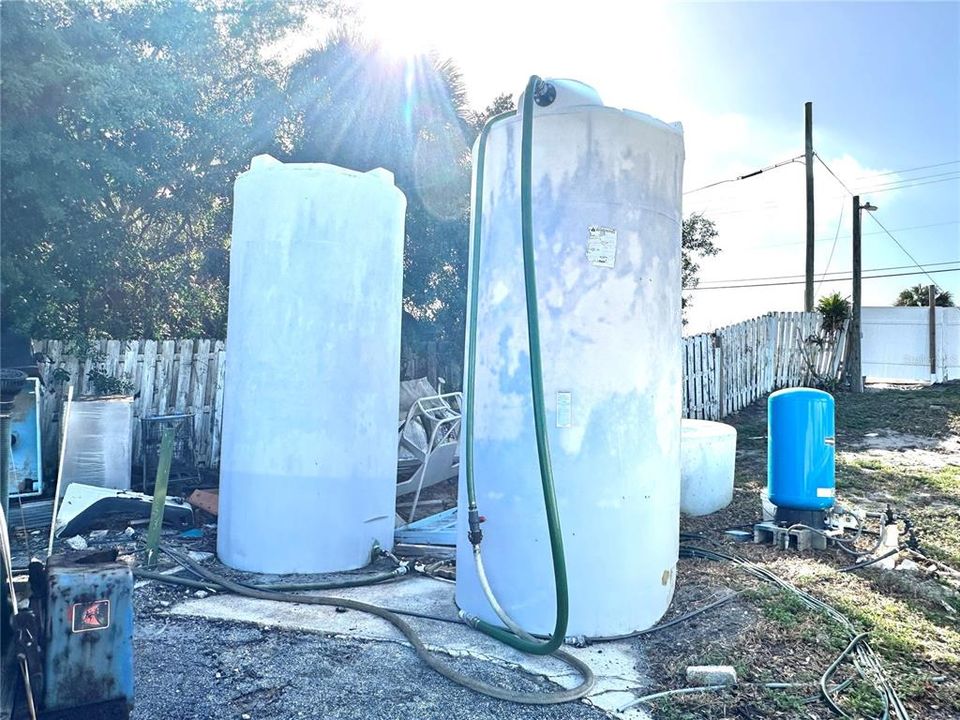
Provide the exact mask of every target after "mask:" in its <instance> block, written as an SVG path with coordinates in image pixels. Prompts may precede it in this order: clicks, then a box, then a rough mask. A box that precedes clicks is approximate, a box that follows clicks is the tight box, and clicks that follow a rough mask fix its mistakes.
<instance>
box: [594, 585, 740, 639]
mask: <svg viewBox="0 0 960 720" xmlns="http://www.w3.org/2000/svg"><path fill="white" fill-rule="evenodd" d="M739 595H740V593H739V592H734V593H730V594H729V595H724V596H723V597H722V598H720V599H719V600H714V601H713V602H712V603H709V604H707V605H704V606H703V607H698V608H697V609H695V610H691V611H690V612H688V613H684V614H683V615H680V616H679V617H675V618H673V619H672V620H668V621H667V622H665V623H660V624H659V625H654V626H653V627H649V628H647V629H646V630H637V631H635V632H631V633H624V634H623V635H611V636H609V637H602V638H587V639H586V640H587V642H586V644H587V645H590V644H593V643H600V642H613V641H615V640H632V639H633V638H638V637H643V636H644V635H650V634H652V633H655V632H660V631H661V630H665V629H666V628H668V627H673V626H674V625H679V624H680V623H683V622H686V621H687V620H690V619H691V618H695V617H696V616H697V615H700V614H701V613H705V612H707V611H708V610H713V609H714V608H716V607H720V606H721V605H726V604H727V603H728V602H730V601H731V600H733V599H734V598H736V597H738V596H739Z"/></svg>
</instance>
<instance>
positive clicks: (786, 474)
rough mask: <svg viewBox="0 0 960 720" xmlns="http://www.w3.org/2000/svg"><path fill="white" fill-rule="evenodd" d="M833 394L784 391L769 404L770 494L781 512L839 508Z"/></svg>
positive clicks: (795, 390)
mask: <svg viewBox="0 0 960 720" xmlns="http://www.w3.org/2000/svg"><path fill="white" fill-rule="evenodd" d="M834 452H835V447H834V401H833V396H831V395H830V394H829V393H825V392H823V391H822V390H813V389H811V388H787V389H786V390H778V391H777V392H775V393H773V394H772V395H770V398H769V399H768V400H767V492H768V493H769V495H770V501H771V502H772V503H773V504H774V505H776V506H777V507H779V508H788V509H791V510H825V509H827V508H830V507H832V506H833V501H834V495H835V490H836V476H835V473H834V470H835V468H834Z"/></svg>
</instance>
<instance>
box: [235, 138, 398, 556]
mask: <svg viewBox="0 0 960 720" xmlns="http://www.w3.org/2000/svg"><path fill="white" fill-rule="evenodd" d="M405 209H406V198H405V197H404V195H403V193H402V192H400V190H399V189H397V188H396V187H395V186H394V183H393V175H392V174H391V173H390V172H388V171H386V170H382V169H377V170H372V171H370V172H367V173H360V172H354V171H351V170H346V169H344V168H340V167H336V166H333V165H323V164H284V163H281V162H279V161H277V160H275V159H273V158H272V157H269V156H264V155H261V156H259V157H256V158H254V159H253V162H252V163H251V166H250V170H249V171H247V172H245V173H243V174H242V175H240V177H239V178H238V179H237V182H236V185H235V187H234V210H233V241H232V247H231V250H230V306H229V317H228V322H227V370H226V384H225V387H224V413H223V442H222V448H221V451H220V508H219V524H218V537H217V551H218V554H219V555H220V558H221V560H223V561H224V562H225V563H227V564H228V565H230V566H232V567H235V568H238V569H241V570H249V571H254V572H269V573H293V572H328V571H336V570H348V569H352V568H357V567H361V566H363V565H366V564H367V563H368V562H369V559H370V551H371V548H372V547H373V545H374V543H379V544H380V546H381V547H383V548H385V549H386V548H390V547H392V546H393V527H394V509H395V506H396V475H397V404H398V402H399V392H400V390H399V381H400V314H401V299H402V283H403V236H404V212H405Z"/></svg>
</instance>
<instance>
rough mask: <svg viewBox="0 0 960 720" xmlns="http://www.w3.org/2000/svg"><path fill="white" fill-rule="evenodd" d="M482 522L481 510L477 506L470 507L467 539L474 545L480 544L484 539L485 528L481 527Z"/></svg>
mask: <svg viewBox="0 0 960 720" xmlns="http://www.w3.org/2000/svg"><path fill="white" fill-rule="evenodd" d="M481 522H483V521H482V520H481V519H480V511H479V510H477V508H470V509H469V510H468V511H467V525H468V526H469V531H468V532H467V539H468V540H469V541H470V544H471V545H473V546H474V547H476V546H477V545H479V544H480V541H481V540H483V530H481V529H480V523H481Z"/></svg>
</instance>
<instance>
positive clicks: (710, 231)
mask: <svg viewBox="0 0 960 720" xmlns="http://www.w3.org/2000/svg"><path fill="white" fill-rule="evenodd" d="M716 238H717V228H716V226H715V225H714V223H713V220H710V219H709V218H707V217H706V216H704V214H703V213H693V214H691V215H689V216H687V217H686V218H685V219H684V221H683V231H682V240H681V250H682V258H681V268H680V279H681V285H682V287H683V290H692V289H694V288H695V287H697V285H699V284H700V280H699V278H698V277H697V273H698V272H699V271H700V261H701V260H702V259H703V258H705V257H710V256H712V255H716V254H717V253H719V252H720V248H718V247H717V246H716V245H715V244H714V242H713V241H714V240H716ZM692 304H693V297H692V296H691V295H690V294H689V293H686V292H685V293H684V294H683V311H684V315H686V311H687V308H689V307H690V306H691V305H692ZM683 323H684V324H686V323H687V320H686V317H684V320H683Z"/></svg>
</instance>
